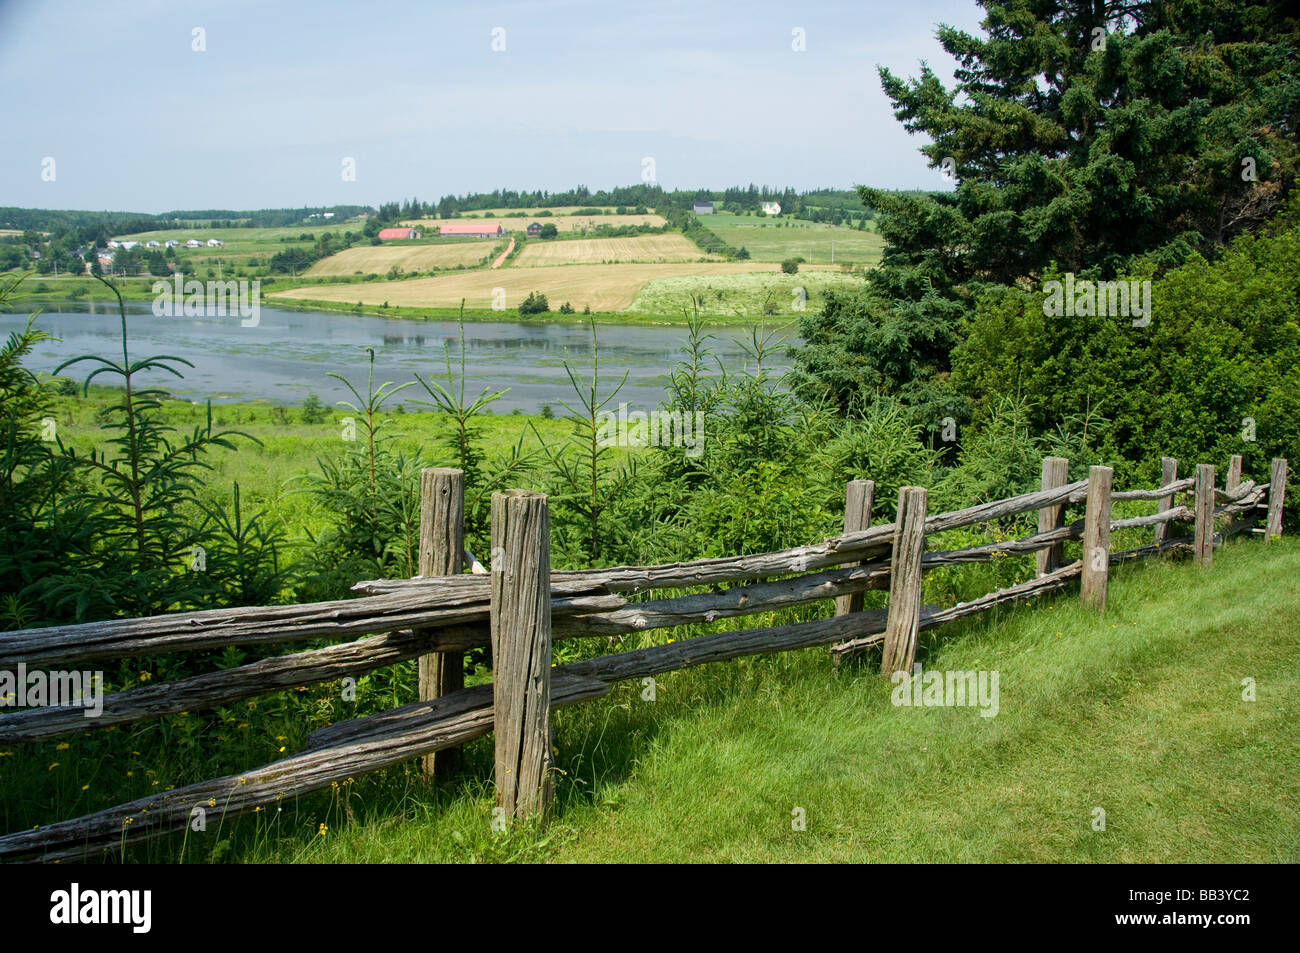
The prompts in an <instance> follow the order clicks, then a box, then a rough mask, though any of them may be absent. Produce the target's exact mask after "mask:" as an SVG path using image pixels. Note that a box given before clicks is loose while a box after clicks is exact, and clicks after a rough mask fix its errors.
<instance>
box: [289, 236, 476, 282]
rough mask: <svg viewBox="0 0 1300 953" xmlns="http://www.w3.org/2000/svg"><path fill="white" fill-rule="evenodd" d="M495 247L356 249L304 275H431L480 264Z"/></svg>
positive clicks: (453, 245) (451, 245)
mask: <svg viewBox="0 0 1300 953" xmlns="http://www.w3.org/2000/svg"><path fill="white" fill-rule="evenodd" d="M495 247H496V243H495V242H490V241H486V242H447V243H443V244H437V245H416V244H410V245H358V246H355V247H353V248H345V249H343V251H341V252H336V253H335V254H333V255H330V256H329V257H328V258H323V259H321V260H320V261H318V262H316V264H314V265H312V266H311V267H310V268H309V269H307V271H305V272H303V275H304V276H305V277H309V278H310V277H315V276H325V275H351V274H355V273H356V272H358V271H360V272H362V273H365V274H376V275H382V274H387V272H388V271H389V269H391V268H393V267H397V268H401V269H402V270H403V271H430V270H432V269H434V268H455V267H456V266H457V265H465V266H467V267H468V266H470V265H478V264H482V263H483V262H484V261H485V260H486V259H487V258H488V257H489V256H490V255H491V254H492V249H493V248H495Z"/></svg>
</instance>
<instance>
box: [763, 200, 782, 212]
mask: <svg viewBox="0 0 1300 953" xmlns="http://www.w3.org/2000/svg"><path fill="white" fill-rule="evenodd" d="M763 214H764V215H780V214H781V203H780V202H764V203H763Z"/></svg>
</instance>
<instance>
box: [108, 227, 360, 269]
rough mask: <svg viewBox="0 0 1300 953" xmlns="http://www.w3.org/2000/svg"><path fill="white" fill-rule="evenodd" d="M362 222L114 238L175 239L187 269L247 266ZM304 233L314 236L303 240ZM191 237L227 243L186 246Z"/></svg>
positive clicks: (183, 230) (356, 229) (176, 252)
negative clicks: (219, 265)
mask: <svg viewBox="0 0 1300 953" xmlns="http://www.w3.org/2000/svg"><path fill="white" fill-rule="evenodd" d="M363 225H364V223H363V222H361V221H360V220H355V219H354V220H352V221H347V222H339V223H337V224H330V225H293V226H288V227H283V228H169V229H163V230H160V231H153V232H141V233H139V234H136V235H115V236H113V237H114V238H116V239H117V240H118V241H138V242H148V241H150V240H154V241H158V242H166V241H167V240H168V239H173V238H174V239H176V240H177V241H178V242H180V243H181V247H180V248H173V249H171V250H170V253H171V254H173V255H177V261H178V262H179V263H180V265H181V268H182V270H184V269H186V267H187V266H188V267H189V268H193V267H195V266H198V265H202V266H204V267H207V266H209V265H214V264H215V263H216V262H217V261H218V260H220V261H222V262H224V263H225V264H226V265H244V264H247V262H248V259H250V258H257V259H260V260H262V261H263V262H265V261H266V259H268V258H270V257H271V256H272V255H274V254H277V253H278V252H282V251H286V250H288V249H290V248H304V247H308V246H310V245H312V244H313V243H314V241H315V239H317V238H320V237H321V236H322V235H324V234H326V233H329V232H332V233H334V234H336V235H342V234H343V233H344V232H348V231H350V232H355V233H360V232H361V229H362V227H363ZM303 235H313V236H315V238H312V239H304V238H302V236H303ZM191 238H197V239H198V240H199V241H201V242H204V243H206V242H207V240H208V239H209V238H219V239H221V240H222V241H223V242H225V243H226V244H225V245H223V246H222V247H221V248H209V247H207V245H206V244H204V246H203V247H202V248H185V247H184V245H185V242H186V241H187V240H189V239H191ZM147 250H148V249H146V251H147Z"/></svg>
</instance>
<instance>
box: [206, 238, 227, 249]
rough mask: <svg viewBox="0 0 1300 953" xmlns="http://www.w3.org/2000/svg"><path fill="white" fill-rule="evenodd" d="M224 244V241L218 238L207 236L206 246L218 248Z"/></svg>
mask: <svg viewBox="0 0 1300 953" xmlns="http://www.w3.org/2000/svg"><path fill="white" fill-rule="evenodd" d="M224 244H225V242H223V241H222V240H221V239H220V238H209V239H208V247H209V248H220V247H221V246H222V245H224Z"/></svg>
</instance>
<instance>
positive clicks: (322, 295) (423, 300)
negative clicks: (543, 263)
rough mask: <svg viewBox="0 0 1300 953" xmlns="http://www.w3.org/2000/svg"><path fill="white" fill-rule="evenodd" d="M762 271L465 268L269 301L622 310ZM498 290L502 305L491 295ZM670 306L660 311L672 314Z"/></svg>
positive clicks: (703, 266) (734, 266) (697, 266)
mask: <svg viewBox="0 0 1300 953" xmlns="http://www.w3.org/2000/svg"><path fill="white" fill-rule="evenodd" d="M753 272H757V273H762V274H763V275H764V277H767V278H773V279H775V278H776V277H777V276H778V275H779V272H778V271H777V270H776V268H775V267H769V268H766V269H765V268H763V266H762V265H755V264H754V263H753V262H746V261H716V262H714V261H710V262H699V261H697V262H677V263H669V262H665V263H663V264H659V263H655V264H624V265H573V266H571V267H565V268H559V267H542V268H501V269H498V270H496V271H465V272H456V273H454V274H449V275H437V276H435V277H432V278H408V279H405V280H401V281H369V282H365V283H363V284H344V285H317V286H307V287H303V288H292V289H289V290H286V291H279V292H275V293H273V294H271V295H269V296H267V297H269V298H270V299H271V300H275V299H282V300H283V299H295V298H296V299H306V300H312V301H337V302H340V303H343V304H351V303H355V302H360V303H362V304H366V305H382V304H384V303H385V302H386V303H387V304H388V305H389V306H392V307H409V308H420V307H424V308H428V307H443V308H454V307H456V306H457V305H459V304H460V302H461V299H462V298H463V299H465V306H466V307H468V308H492V307H493V302H494V300H495V301H497V302H498V310H499V309H501V308H505V309H508V310H509V309H514V308H517V307H518V306H519V303H520V302H521V301H523V300H524V299H525V298H526V297H528V294H529V292H533V291H536V292H539V293H541V294H544V295H546V297H547V299H548V300H549V301H550V304H551V307H552V309H555V308H558V307H559V306H560V305H561V304H563V303H564V302H566V301H567V302H569V303H570V304H572V305H573V307H574V308H576V309H577V310H579V311H581V310H582V309H583V308H585V307H590V308H591V310H592V311H621V310H623V309H624V308H627V307H628V306H629V305H630V304H631V303H632V301H633V300H634V299H635V298H636V296H637V295H638V294H639V293H640V291H641V289H642V288H644V287H645V285H646V283H647V282H649V281H654V280H655V279H663V278H678V277H682V276H697V277H705V276H707V277H714V276H717V277H722V276H727V275H743V274H746V273H753ZM498 288H500V289H503V291H504V294H505V300H504V304H500V303H499V302H500V299H499V298H496V297H494V295H495V289H498ZM678 311H680V305H679V304H674V305H673V306H672V307H670V308H668V309H667V310H666V311H664V312H663V313H665V314H676V313H677V312H678Z"/></svg>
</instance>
